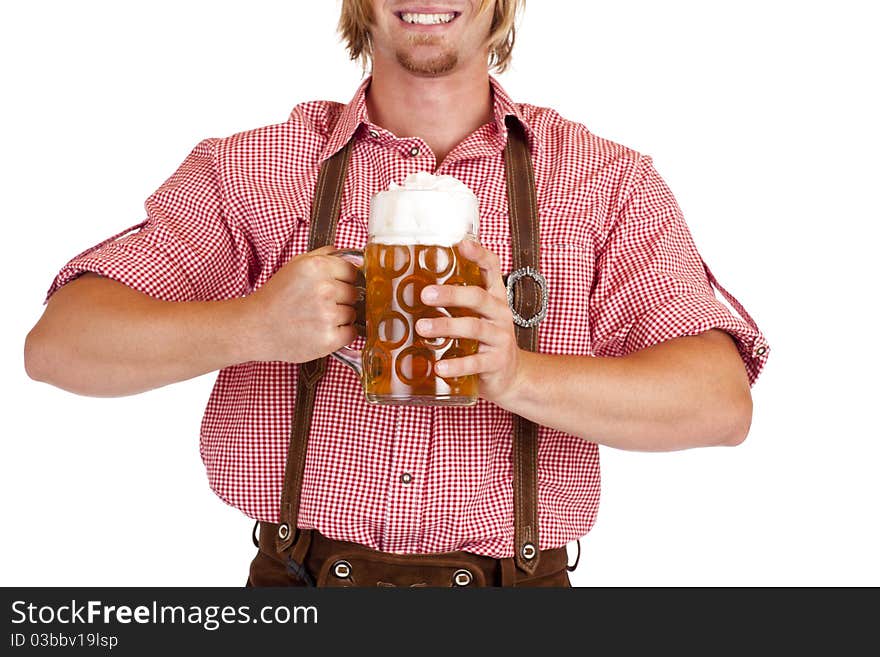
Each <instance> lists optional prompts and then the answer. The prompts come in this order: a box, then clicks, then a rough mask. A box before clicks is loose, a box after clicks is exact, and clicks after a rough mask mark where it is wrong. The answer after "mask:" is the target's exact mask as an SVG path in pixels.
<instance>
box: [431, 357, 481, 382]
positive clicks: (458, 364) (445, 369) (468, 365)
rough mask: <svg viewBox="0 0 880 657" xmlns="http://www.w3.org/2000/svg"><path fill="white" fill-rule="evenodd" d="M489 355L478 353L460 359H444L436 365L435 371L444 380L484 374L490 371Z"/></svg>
mask: <svg viewBox="0 0 880 657" xmlns="http://www.w3.org/2000/svg"><path fill="white" fill-rule="evenodd" d="M488 364H489V362H488V359H487V354H485V353H477V354H473V355H472V356H459V357H458V358H442V359H441V360H439V361H437V363H435V364H434V371H436V372H437V374H439V375H440V376H442V377H443V378H444V379H455V378H458V377H460V376H468V375H469V374H482V373H483V372H487V371H489V367H488Z"/></svg>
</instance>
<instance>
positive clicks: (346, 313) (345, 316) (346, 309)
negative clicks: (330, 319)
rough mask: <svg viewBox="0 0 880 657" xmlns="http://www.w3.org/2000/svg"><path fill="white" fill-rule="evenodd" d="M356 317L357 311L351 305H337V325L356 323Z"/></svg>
mask: <svg viewBox="0 0 880 657" xmlns="http://www.w3.org/2000/svg"><path fill="white" fill-rule="evenodd" d="M356 319H357V312H356V311H355V309H354V308H352V307H351V306H342V305H337V306H336V317H335V322H336V326H346V325H347V324H354V321H355V320H356Z"/></svg>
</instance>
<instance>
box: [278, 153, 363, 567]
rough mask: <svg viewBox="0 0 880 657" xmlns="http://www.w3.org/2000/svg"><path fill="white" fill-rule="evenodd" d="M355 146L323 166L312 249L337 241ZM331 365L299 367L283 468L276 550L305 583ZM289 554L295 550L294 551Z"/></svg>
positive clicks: (311, 235) (317, 188) (313, 363)
mask: <svg viewBox="0 0 880 657" xmlns="http://www.w3.org/2000/svg"><path fill="white" fill-rule="evenodd" d="M353 144H354V138H352V139H350V140H349V141H348V143H347V144H346V145H345V147H344V148H342V150H339V151H337V152H336V153H335V154H334V155H332V156H330V157H329V158H327V159H326V160H325V161H324V162H323V164H322V165H321V170H320V172H319V173H318V182H317V184H316V186H315V198H314V201H313V202H312V214H311V225H310V229H309V251H313V250H314V249H317V248H320V247H322V246H325V245H328V244H333V242H334V239H335V237H336V221H337V218H338V217H339V203H340V199H341V197H342V189H343V186H344V184H345V174H346V173H347V171H348V162H349V160H350V159H351V149H352V146H353ZM326 364H327V356H324V357H322V358H317V359H315V360H310V361H308V362H305V363H300V365H299V376H298V377H297V386H296V402H295V405H294V411H293V418H292V420H291V425H290V444H289V446H288V452H287V463H286V465H285V467H284V487H283V488H282V489H281V514H280V515H281V518H280V521H279V522H280V524H279V527H278V535H277V536H276V537H275V549H276V550H277V552H278V553H279V554H281V555H283V556H286V557H287V561H288V562H289V563H290V565H291V567H292V568H293V569H294V570H295V571H296V574H298V575H300V577H301V578H303V579H306V580H307V582H308V580H309V579H311V578H310V576H309V574H308V572H306V570H305V569H304V568H302V563H303V560H304V558H305V555H306V551H307V550H308V546H309V541H310V539H311V532H310V531H306V532H300V531H298V529H297V526H296V520H297V517H298V516H299V503H300V495H301V493H302V479H303V472H304V471H305V465H306V447H307V445H308V438H309V430H310V429H311V426H312V411H313V410H314V408H315V391H316V389H317V386H318V381H320V380H321V377H322V376H323V375H324V370H325V368H326ZM291 548H292V549H291ZM288 550H290V552H289V553H288ZM308 583H312V582H308Z"/></svg>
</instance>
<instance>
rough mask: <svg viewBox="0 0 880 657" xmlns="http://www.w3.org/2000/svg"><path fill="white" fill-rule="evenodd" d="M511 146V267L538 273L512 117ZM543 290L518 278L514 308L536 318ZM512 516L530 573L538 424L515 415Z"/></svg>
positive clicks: (522, 343)
mask: <svg viewBox="0 0 880 657" xmlns="http://www.w3.org/2000/svg"><path fill="white" fill-rule="evenodd" d="M505 122H506V124H507V135H508V136H507V145H506V147H505V149H504V167H505V170H506V172H507V200H508V205H509V207H510V235H511V249H512V256H513V269H514V271H516V270H517V269H520V268H522V267H527V266H528V267H532V268H533V269H538V254H539V253H540V243H539V236H538V206H537V203H536V201H535V174H534V171H533V169H532V160H531V157H530V156H529V147H528V143H527V141H526V134H525V130H524V129H523V126H522V125H521V124H520V122H519V121H518V120H517V119H516V118H515V117H513V116H508V117H507V118H506V119H505ZM539 293H540V290H539V288H538V285H537V283H536V282H535V280H534V279H532V278H529V277H525V278H521V279H519V281H518V283H517V285H516V287H515V288H514V309H515V310H516V311H517V312H518V313H519V314H520V315H522V316H523V317H532V316H533V315H534V314H535V313H536V312H537V311H538V308H539V302H540V296H539ZM515 330H516V341H517V344H518V345H519V347H520V349H525V350H527V351H535V350H537V348H538V329H537V327H536V326H535V327H530V328H526V327H523V326H516V329H515ZM513 518H514V530H513V536H514V545H513V549H514V560H515V561H516V565H517V566H518V567H519V568H520V569H521V570H523V571H524V572H526V573H528V574H530V575H531V574H532V573H534V572H535V569H536V568H537V566H538V561H539V560H540V551H539V550H538V546H539V542H538V425H537V424H535V423H534V422H532V421H530V420H527V419H525V418H524V417H521V416H519V415H514V417H513Z"/></svg>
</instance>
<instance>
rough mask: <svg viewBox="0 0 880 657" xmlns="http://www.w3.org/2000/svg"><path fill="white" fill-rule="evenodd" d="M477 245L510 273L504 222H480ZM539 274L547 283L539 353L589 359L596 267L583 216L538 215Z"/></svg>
mask: <svg viewBox="0 0 880 657" xmlns="http://www.w3.org/2000/svg"><path fill="white" fill-rule="evenodd" d="M481 221H482V225H481V228H480V241H481V243H482V244H483V246H485V247H486V248H487V249H489V250H491V251H493V252H494V253H495V254H496V255H497V256H498V259H499V261H500V265H501V274H502V275H504V274H508V273H509V272H510V271H511V270H512V269H513V257H512V248H511V237H510V224H509V221H510V220H509V217H508V216H507V214H506V213H503V214H502V213H499V214H498V216H486V217H481ZM539 223H540V241H541V252H540V255H539V266H538V271H539V272H540V273H541V274H542V275H543V276H544V278H545V279H546V281H547V291H548V293H547V299H548V303H547V315H546V317H545V318H544V319H543V321H541V323H540V324H539V325H538V344H539V351H541V352H544V353H559V354H572V355H590V353H591V352H590V324H589V315H588V308H589V300H590V291H591V289H592V284H593V275H594V268H595V253H596V239H595V237H596V236H595V231H594V230H593V229H592V228H590V226H589V224H587V223H586V222H585V221H584V219H583V218H582V217H578V218H571V217H565V216H559V215H556V214H542V215H541V217H540V220H539Z"/></svg>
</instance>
